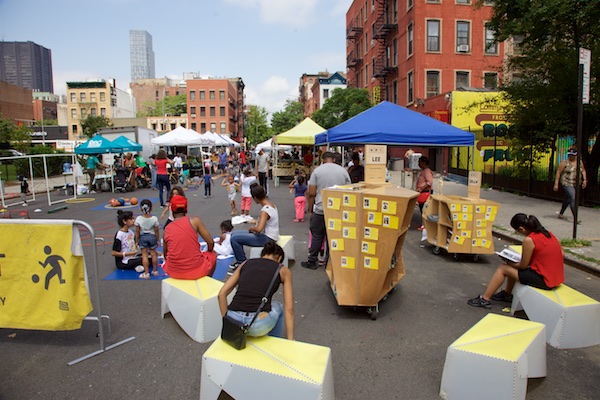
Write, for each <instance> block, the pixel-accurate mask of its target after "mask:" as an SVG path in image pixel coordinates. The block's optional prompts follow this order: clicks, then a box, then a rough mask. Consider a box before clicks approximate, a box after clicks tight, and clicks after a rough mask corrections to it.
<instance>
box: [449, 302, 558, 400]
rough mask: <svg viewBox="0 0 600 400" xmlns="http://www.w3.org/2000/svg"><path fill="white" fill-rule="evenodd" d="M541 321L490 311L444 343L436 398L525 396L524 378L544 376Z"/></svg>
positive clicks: (489, 399) (464, 399) (503, 399)
mask: <svg viewBox="0 0 600 400" xmlns="http://www.w3.org/2000/svg"><path fill="white" fill-rule="evenodd" d="M545 337H546V335H545V327H544V325H543V324H540V323H537V322H531V321H527V320H522V319H518V318H511V317H505V316H502V315H497V314H488V315H486V316H485V317H484V318H482V319H481V320H480V321H479V322H478V323H477V324H475V325H473V327H472V328H471V329H469V330H468V331H467V332H465V334H464V335H462V336H461V337H460V338H458V339H457V340H456V341H455V342H454V343H452V344H451V345H450V347H448V351H447V352H446V362H445V363H444V372H443V374H442V384H441V388H440V397H442V398H443V399H448V400H469V399H473V400H481V399H486V400H492V399H497V400H507V399H525V395H526V393H527V378H539V377H543V376H546V342H545Z"/></svg>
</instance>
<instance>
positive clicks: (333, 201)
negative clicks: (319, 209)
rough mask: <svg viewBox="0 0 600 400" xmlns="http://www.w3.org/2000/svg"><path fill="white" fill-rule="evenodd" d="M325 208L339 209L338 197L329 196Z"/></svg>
mask: <svg viewBox="0 0 600 400" xmlns="http://www.w3.org/2000/svg"><path fill="white" fill-rule="evenodd" d="M327 208H329V209H330V210H339V209H340V198H339V197H329V198H328V199H327Z"/></svg>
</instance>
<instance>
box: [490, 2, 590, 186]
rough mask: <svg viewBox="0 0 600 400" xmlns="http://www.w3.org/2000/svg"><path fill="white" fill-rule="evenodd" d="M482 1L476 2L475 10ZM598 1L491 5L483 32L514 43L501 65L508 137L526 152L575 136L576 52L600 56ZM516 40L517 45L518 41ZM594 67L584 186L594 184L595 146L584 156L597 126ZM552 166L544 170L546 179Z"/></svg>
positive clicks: (551, 147)
mask: <svg viewBox="0 0 600 400" xmlns="http://www.w3.org/2000/svg"><path fill="white" fill-rule="evenodd" d="M481 4H483V0H479V1H478V5H481ZM599 20H600V0H589V1H585V0H496V1H495V2H494V8H493V16H492V18H491V20H490V21H489V22H488V24H487V27H488V28H490V29H492V30H493V31H494V32H495V35H496V39H497V41H498V42H502V41H505V40H508V39H511V40H512V39H513V38H516V39H518V40H517V41H520V44H518V45H517V51H516V52H515V54H514V55H512V56H510V57H509V58H508V60H507V63H506V65H505V70H506V71H505V72H508V74H507V76H510V74H511V73H516V74H518V77H519V79H518V80H512V81H505V82H504V83H503V87H502V89H503V90H505V91H506V95H507V100H508V104H509V106H508V107H507V109H506V110H505V111H506V113H507V116H508V120H509V122H510V123H511V129H510V131H509V138H510V139H511V141H513V142H514V143H515V144H516V146H520V147H521V148H524V147H527V146H532V149H531V153H534V154H535V153H540V152H547V151H554V148H555V143H556V139H557V138H558V137H561V136H571V135H572V136H575V134H576V129H577V99H578V90H577V86H578V85H577V77H578V64H579V48H580V47H584V48H587V49H590V50H591V51H592V54H596V55H597V54H600V36H599V35H598V33H597V32H598V21H599ZM521 39H522V41H521ZM599 78H600V63H598V62H595V63H594V62H592V66H591V77H590V84H591V90H590V94H591V97H592V98H591V101H590V104H589V105H585V106H584V123H583V142H582V145H583V146H582V148H583V152H582V156H583V160H584V163H586V168H587V169H588V171H589V173H588V176H589V177H590V178H589V180H590V183H591V184H592V185H593V184H596V182H597V173H598V166H599V164H600V146H599V144H598V142H597V141H596V142H595V144H594V146H593V149H592V151H591V152H590V154H588V149H587V143H588V140H589V138H590V137H593V135H596V133H597V132H598V129H599V127H600V92H598V91H597V90H594V85H595V83H596V82H598V81H599ZM552 168H553V165H550V166H549V170H550V175H552Z"/></svg>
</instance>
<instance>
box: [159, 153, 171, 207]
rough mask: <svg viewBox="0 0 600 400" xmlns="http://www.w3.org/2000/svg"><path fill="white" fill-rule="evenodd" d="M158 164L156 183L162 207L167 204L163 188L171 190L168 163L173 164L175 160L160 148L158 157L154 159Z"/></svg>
mask: <svg viewBox="0 0 600 400" xmlns="http://www.w3.org/2000/svg"><path fill="white" fill-rule="evenodd" d="M154 164H155V165H156V185H157V186H158V198H159V200H160V207H161V208H162V207H164V206H165V202H164V200H163V190H164V189H165V188H166V189H167V193H169V192H170V191H171V182H169V174H168V173H167V164H171V165H173V164H174V162H173V161H172V160H170V159H168V158H167V152H166V151H164V150H159V151H158V153H156V159H155V160H154Z"/></svg>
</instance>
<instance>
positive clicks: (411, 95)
mask: <svg viewBox="0 0 600 400" xmlns="http://www.w3.org/2000/svg"><path fill="white" fill-rule="evenodd" d="M406 87H407V89H408V93H407V94H408V103H412V102H413V101H415V78H414V75H413V73H412V72H409V73H408V76H407V77H406Z"/></svg>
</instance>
